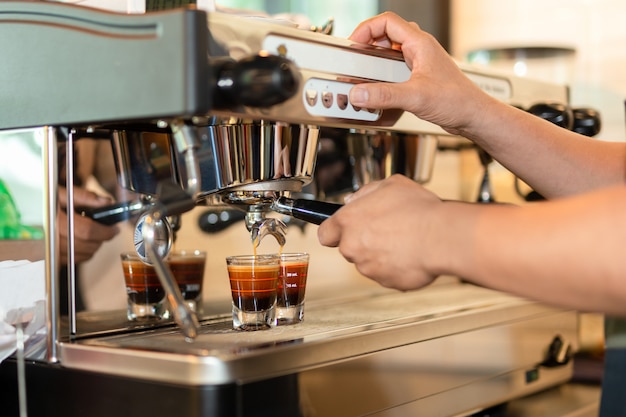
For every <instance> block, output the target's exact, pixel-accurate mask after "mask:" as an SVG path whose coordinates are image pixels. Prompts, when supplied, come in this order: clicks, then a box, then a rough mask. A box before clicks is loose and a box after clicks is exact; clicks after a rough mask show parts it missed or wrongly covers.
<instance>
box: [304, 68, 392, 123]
mask: <svg viewBox="0 0 626 417" xmlns="http://www.w3.org/2000/svg"><path fill="white" fill-rule="evenodd" d="M353 86H354V84H352V83H346V82H341V81H333V80H324V79H322V78H310V79H309V80H308V81H307V82H306V83H305V85H304V88H303V90H302V100H303V102H304V108H305V109H306V111H307V112H308V113H309V114H311V115H313V116H323V117H335V118H341V119H353V120H361V121H369V122H373V121H376V120H378V119H380V117H381V115H382V111H381V110H373V109H362V108H360V107H356V106H353V105H352V104H351V103H350V98H349V97H350V89H351V88H352V87H353Z"/></svg>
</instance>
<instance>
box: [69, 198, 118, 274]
mask: <svg viewBox="0 0 626 417" xmlns="http://www.w3.org/2000/svg"><path fill="white" fill-rule="evenodd" d="M112 202H113V201H112V200H111V199H110V198H107V197H102V196H99V195H97V194H95V193H93V192H91V191H87V190H86V189H84V188H80V187H74V205H75V206H76V207H102V206H106V205H109V204H111V203H112ZM59 204H60V206H61V210H59V215H58V217H57V228H58V230H59V243H60V247H59V249H60V252H61V263H62V264H64V265H65V264H67V261H68V252H67V249H68V248H67V242H68V235H67V231H68V230H67V212H66V208H67V190H66V189H65V187H59ZM118 232H119V229H118V228H117V227H116V226H105V225H102V224H100V223H98V222H96V221H94V220H92V219H90V218H88V217H83V216H80V215H78V214H74V262H76V263H80V262H84V261H87V260H89V259H90V258H91V257H92V256H93V255H94V254H95V253H96V251H97V250H98V249H99V248H100V246H101V245H102V243H103V242H106V241H107V240H110V239H112V238H113V237H114V236H115V235H117V233H118Z"/></svg>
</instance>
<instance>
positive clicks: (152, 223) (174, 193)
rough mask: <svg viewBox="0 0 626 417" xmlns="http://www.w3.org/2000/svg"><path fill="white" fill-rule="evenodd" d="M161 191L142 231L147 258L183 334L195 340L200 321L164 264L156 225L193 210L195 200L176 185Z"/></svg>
mask: <svg viewBox="0 0 626 417" xmlns="http://www.w3.org/2000/svg"><path fill="white" fill-rule="evenodd" d="M160 189H161V192H160V193H159V194H160V195H161V197H162V199H161V201H160V202H158V203H157V204H155V205H154V206H152V208H151V209H150V211H149V212H148V213H147V214H146V216H145V221H144V224H143V228H142V237H143V241H144V245H145V251H146V256H147V259H148V260H149V261H150V262H151V263H152V266H153V267H154V270H155V271H156V273H157V275H158V277H159V281H160V282H161V285H162V286H163V289H164V290H165V294H167V300H168V301H169V304H170V307H171V308H172V314H173V316H174V321H175V322H176V324H178V326H179V327H180V328H181V330H182V331H183V334H184V335H185V339H186V340H187V341H192V340H193V339H195V338H196V336H197V335H198V329H199V328H200V323H199V322H198V318H197V317H196V314H195V313H194V312H193V311H191V309H190V308H189V306H187V304H186V303H185V300H184V299H183V296H182V294H181V292H180V289H179V288H178V285H176V280H175V279H174V275H173V274H172V271H171V270H170V269H169V267H168V266H167V265H165V262H163V259H162V257H161V254H159V252H158V245H157V243H156V227H157V226H156V224H157V223H158V222H159V221H163V220H164V218H165V216H167V215H176V214H181V213H184V212H185V211H188V210H190V209H192V208H193V207H195V201H194V200H193V199H192V198H191V197H190V196H189V195H188V194H186V193H185V192H184V191H183V190H182V189H180V188H179V187H176V186H175V185H174V184H168V183H162V184H160Z"/></svg>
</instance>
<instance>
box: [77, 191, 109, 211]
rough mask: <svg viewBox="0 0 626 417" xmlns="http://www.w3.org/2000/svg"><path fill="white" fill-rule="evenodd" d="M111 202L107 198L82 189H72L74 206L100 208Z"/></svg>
mask: <svg viewBox="0 0 626 417" xmlns="http://www.w3.org/2000/svg"><path fill="white" fill-rule="evenodd" d="M112 203H113V200H112V199H111V198H109V197H104V196H100V195H98V194H96V193H94V192H92V191H88V190H86V189H84V188H80V187H75V188H74V205H76V206H79V207H102V206H105V205H107V204H112Z"/></svg>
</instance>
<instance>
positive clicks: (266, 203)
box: [222, 190, 287, 247]
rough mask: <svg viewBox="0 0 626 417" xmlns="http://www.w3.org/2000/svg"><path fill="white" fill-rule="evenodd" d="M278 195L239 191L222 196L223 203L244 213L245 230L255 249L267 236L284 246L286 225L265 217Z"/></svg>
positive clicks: (276, 192)
mask: <svg viewBox="0 0 626 417" xmlns="http://www.w3.org/2000/svg"><path fill="white" fill-rule="evenodd" d="M278 193H279V192H278V191H251V190H245V191H241V190H240V191H232V192H230V193H228V194H226V195H224V196H222V200H223V201H224V202H225V203H227V204H230V205H233V206H236V207H238V208H240V209H243V210H245V211H246V218H245V220H246V228H247V229H248V231H249V232H250V240H251V241H252V244H253V245H254V246H255V247H256V246H258V245H259V244H260V243H261V241H262V240H263V238H264V237H265V236H267V235H270V236H273V237H274V239H276V241H277V242H278V244H279V245H280V246H284V245H285V243H286V241H287V237H286V236H287V225H286V224H285V223H284V222H283V221H282V220H280V219H275V218H270V217H266V214H267V212H268V211H270V207H271V205H272V202H273V201H274V200H275V199H276V198H277V194H278Z"/></svg>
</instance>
